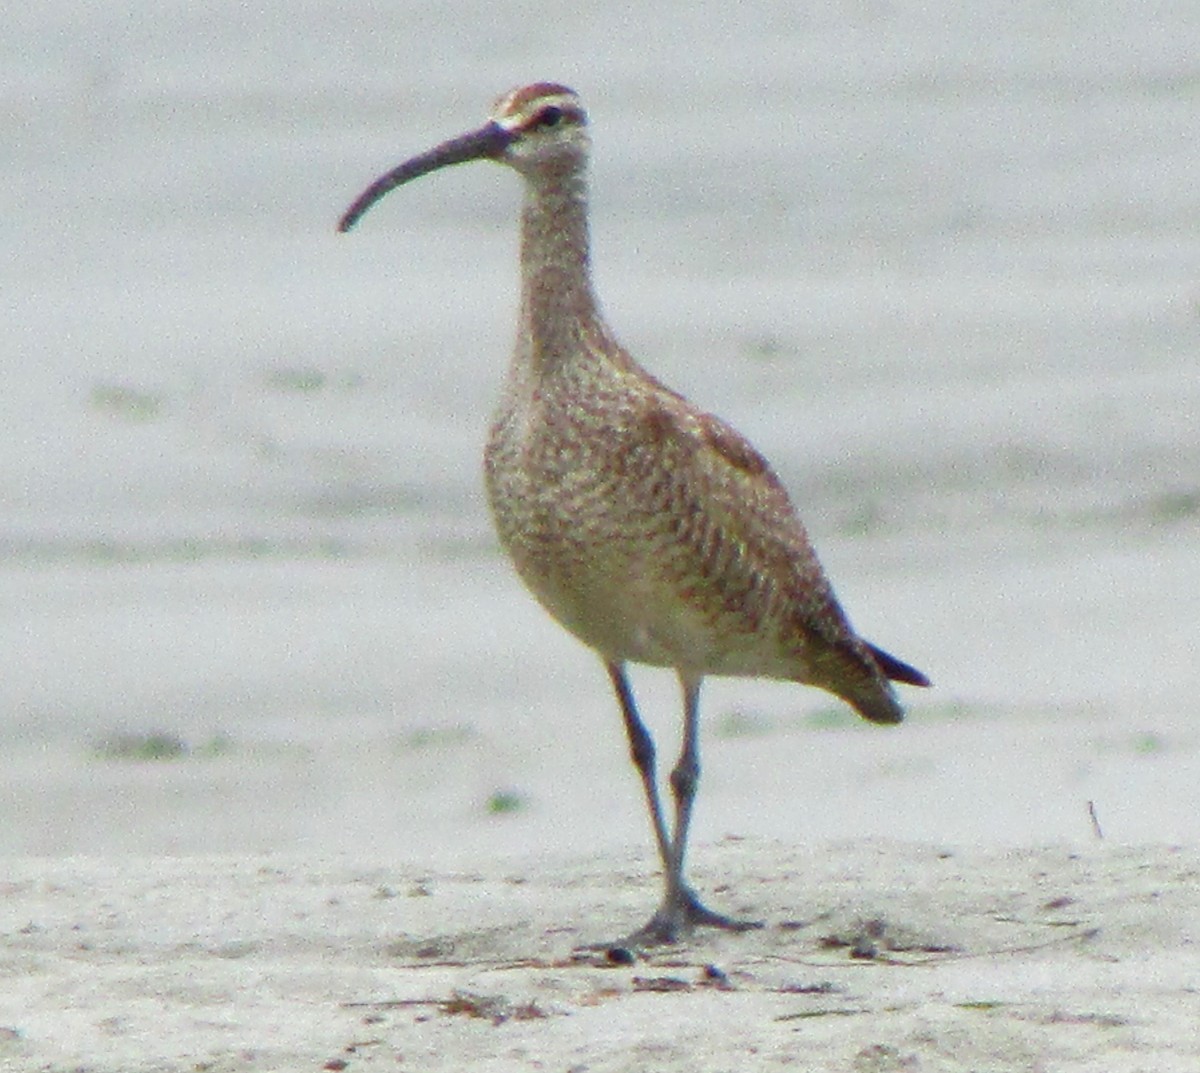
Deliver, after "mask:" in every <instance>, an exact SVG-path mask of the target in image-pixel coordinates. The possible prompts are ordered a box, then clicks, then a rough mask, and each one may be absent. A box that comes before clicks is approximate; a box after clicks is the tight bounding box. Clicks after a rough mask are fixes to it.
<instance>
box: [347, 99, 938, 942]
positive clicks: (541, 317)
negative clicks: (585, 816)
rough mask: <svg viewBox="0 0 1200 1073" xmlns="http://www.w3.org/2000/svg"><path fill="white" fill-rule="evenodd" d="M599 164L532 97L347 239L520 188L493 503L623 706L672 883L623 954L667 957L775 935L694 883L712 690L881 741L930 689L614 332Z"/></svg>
mask: <svg viewBox="0 0 1200 1073" xmlns="http://www.w3.org/2000/svg"><path fill="white" fill-rule="evenodd" d="M589 150H590V139H589V135H588V122H587V117H586V114H585V112H584V109H583V105H582V104H581V102H580V99H579V96H578V95H577V94H576V93H575V92H574V91H572V90H570V89H568V88H567V87H566V86H562V85H558V84H557V83H552V82H537V83H534V84H533V85H528V86H523V87H521V88H519V89H515V90H513V91H511V92H510V93H507V94H505V95H504V96H503V97H501V98H500V99H499V100H498V101H497V102H496V105H495V107H494V109H493V111H492V114H491V117H490V118H489V119H488V121H487V122H486V123H485V124H484V125H483V126H482V127H480V128H479V129H477V130H474V131H471V132H469V133H467V134H463V135H460V136H459V137H456V138H452V139H450V140H449V141H445V142H442V143H441V144H440V145H437V146H436V147H434V148H433V149H430V150H429V151H427V152H425V153H422V154H420V155H419V156H415V157H413V158H412V159H410V160H408V161H406V162H405V163H403V164H401V165H399V166H398V167H396V168H394V169H393V170H391V171H389V172H387V173H386V174H385V175H382V176H381V177H380V178H379V179H377V180H376V181H375V182H374V183H372V184H371V185H370V186H369V187H368V188H367V189H366V190H365V191H363V193H362V194H361V195H360V196H359V197H358V198H357V199H356V200H355V201H354V202H353V204H352V205H351V206H350V208H349V209H347V210H346V213H345V215H344V216H343V217H342V219H341V221H340V223H339V224H338V230H339V231H348V230H350V228H352V227H353V226H354V225H355V224H356V223H357V222H358V220H359V219H360V217H362V215H363V214H364V213H365V212H366V211H367V210H368V209H369V208H370V207H371V206H372V205H374V204H375V202H376V201H378V200H379V199H380V198H381V197H383V196H384V195H385V194H386V193H388V191H390V190H393V189H394V188H396V187H397V186H400V185H401V184H403V183H407V182H410V181H411V180H413V179H416V178H418V177H420V176H422V175H425V174H427V173H429V172H431V171H434V170H436V169H438V168H444V167H447V166H449V165H451V164H461V163H465V162H467V161H472V160H492V161H497V162H499V163H501V164H506V165H508V166H509V167H511V168H513V169H514V170H515V171H516V172H517V173H518V174H519V175H520V176H521V177H522V178H523V179H524V187H525V198H524V205H523V208H522V212H521V254H520V259H521V307H520V317H519V320H518V324H517V339H516V346H515V349H514V352H513V356H512V360H511V362H510V365H509V369H508V376H507V380H506V383H505V386H504V389H503V393H502V397H501V401H500V405H499V408H498V410H497V413H496V416H495V420H494V422H493V424H492V427H491V432H490V435H489V438H488V443H487V449H486V452H485V459H484V462H485V472H486V480H487V490H488V498H489V502H490V505H491V511H492V516H493V519H494V521H495V526H496V531H497V533H498V534H499V538H500V543H501V544H502V545H503V547H504V550H505V551H506V552H507V553H508V555H509V557H510V558H511V559H512V562H513V564H514V565H515V567H516V570H517V573H518V574H519V575H520V577H521V579H522V580H523V581H524V583H525V584H526V585H527V586H528V587H529V589H530V591H531V592H532V593H533V595H534V596H535V597H536V598H537V599H538V601H539V602H540V603H541V604H542V606H543V607H544V608H545V609H546V610H547V611H549V613H550V614H551V615H552V616H553V617H554V618H555V619H557V620H558V621H559V622H560V623H561V624H562V625H563V626H565V627H566V628H567V629H568V630H569V631H570V632H571V633H573V634H574V635H575V636H576V637H578V638H579V639H580V640H581V641H583V643H584V644H586V645H588V646H590V647H591V648H592V649H593V650H594V651H595V652H596V653H597V654H598V655H599V657H600V659H601V660H602V661H603V662H604V666H605V667H606V669H607V671H608V676H609V678H610V679H611V682H612V686H613V689H614V690H615V692H616V695H617V700H618V702H619V704H620V708H621V715H622V717H623V719H624V723H625V730H626V733H627V735H628V740H629V749H630V753H631V755H632V758H633V763H634V765H635V767H636V768H637V772H638V775H639V776H640V779H641V783H642V790H643V793H644V794H645V798H646V804H647V808H648V809H649V813H650V821H651V824H652V826H653V830H654V839H655V842H656V844H657V848H658V856H659V859H660V862H661V864H662V871H663V877H664V893H663V899H662V902H661V904H660V905H659V907H658V909H657V911H656V912H655V913H654V915H653V916H652V917H651V919H650V920H649V922H648V923H647V924H646V925H645V926H644V927H642V928H640V929H639V930H637V931H636V932H634V933H633V934H632V935H631V936H630V937H629V939H628V940H626V942H627V943H629V944H631V945H636V946H649V945H653V944H656V943H671V942H675V941H677V940H679V939H680V938H682V937H683V936H685V935H686V934H687V933H688V932H689V931H690V930H691V929H692V928H693V927H695V926H698V925H706V926H712V927H717V928H729V929H741V928H749V927H757V926H759V925H758V924H757V923H756V922H752V921H743V920H735V919H732V918H730V917H727V916H724V915H722V914H720V913H717V912H715V911H713V910H712V909H709V908H708V907H707V906H705V905H704V904H703V903H702V902H701V900H700V898H699V897H698V896H697V894H696V893H695V891H694V890H693V889H692V887H691V886H689V885H688V883H687V882H686V881H685V879H684V853H685V850H686V847H687V837H688V827H689V824H690V822H691V817H692V803H693V801H694V799H695V795H696V787H697V783H698V781H699V777H700V759H699V726H698V717H699V700H700V684H701V681H702V680H703V678H704V677H705V676H706V675H735V676H750V677H766V678H776V679H784V680H790V681H794V682H802V683H805V684H808V685H814V686H819V687H820V688H822V689H825V690H828V691H829V692H831V693H833V694H836V695H837V696H838V697H840V698H842V699H843V700H845V701H846V702H848V703H849V704H850V705H851V706H852V707H853V708H855V709H856V710H857V711H858V712H859V714H861V715H862V716H863V717H864V718H866V719H869V720H870V721H872V722H875V723H898V722H900V721H901V720H902V719H903V718H904V713H903V710H902V709H901V707H900V704H899V703H898V701H897V699H896V696H895V694H894V692H893V690H892V688H891V686H890V685H889V680H891V681H897V682H906V683H908V684H910V685H915V686H927V685H929V681H928V679H927V678H926V677H925V676H924V675H923V674H922V673H921V672H920V671H918V670H916V669H915V668H913V667H910V666H909V665H908V664H907V663H904V662H902V661H901V660H898V659H896V658H895V657H894V656H890V655H888V654H887V653H886V652H884V651H882V650H881V649H879V648H876V647H875V646H874V645H872V644H870V643H869V642H867V641H864V640H863V639H862V638H860V637H859V636H858V635H857V634H856V633H855V632H854V630H853V629H852V627H851V626H850V624H849V622H848V620H847V618H846V616H845V614H844V613H843V611H842V609H841V607H840V605H839V604H838V601H837V598H836V597H835V596H834V593H833V590H832V588H831V587H830V585H829V582H828V581H827V580H826V577H825V574H824V571H823V570H822V568H821V565H820V563H819V562H818V560H817V557H816V554H815V553H814V551H813V549H812V546H811V544H810V543H809V540H808V536H807V534H806V532H805V530H804V526H803V525H802V524H801V522H800V519H799V518H798V516H797V514H796V511H795V509H794V508H793V506H792V503H791V501H790V499H789V498H788V494H787V492H786V491H785V490H784V487H783V485H782V484H781V483H780V481H779V479H778V477H776V475H775V473H774V471H773V470H772V469H771V467H770V466H769V465H768V464H767V462H766V460H765V459H764V458H763V457H762V455H760V454H759V453H758V451H756V450H755V449H754V447H752V446H751V445H750V443H749V442H747V441H746V440H745V439H744V438H743V437H742V436H740V435H739V434H738V433H737V432H735V431H734V430H733V429H732V428H731V427H730V426H729V425H727V424H725V423H724V422H722V421H721V420H719V419H718V418H716V417H714V416H712V415H711V414H708V413H705V412H703V411H702V410H700V409H698V408H696V407H695V406H693V405H692V404H691V403H689V402H688V401H687V400H686V399H684V398H683V397H682V396H681V395H679V394H677V393H676V392H674V391H672V390H671V389H670V388H668V387H666V386H664V385H663V384H662V383H660V382H659V381H658V380H656V379H655V378H654V377H653V376H651V375H650V374H649V373H648V372H646V370H645V369H643V368H642V367H641V366H640V365H639V364H638V363H637V362H636V361H634V359H633V358H632V357H631V356H630V355H629V353H628V352H627V351H626V350H625V349H624V348H623V347H622V346H621V345H620V344H619V343H618V342H617V340H616V338H615V337H614V335H613V333H612V332H611V331H610V330H609V327H608V325H607V324H606V323H605V321H604V318H603V317H602V316H601V313H600V309H599V306H598V304H597V302H596V297H595V294H594V293H593V290H592V281H591V275H590V271H589V245H588V214H587V181H586V175H587V164H588V155H589ZM630 663H644V664H650V665H652V666H656V667H667V668H672V669H673V670H674V671H675V673H676V675H677V676H678V678H679V682H680V686H681V688H682V692H683V736H682V748H681V750H680V754H679V760H678V762H677V763H676V765H675V767H674V769H673V770H672V771H671V775H670V786H671V792H672V797H673V800H674V816H673V826H672V828H671V829H670V830H668V827H667V822H666V819H665V817H664V812H663V807H662V803H661V801H660V797H659V787H658V776H657V771H656V765H655V747H654V742H653V739H652V738H651V736H650V734H649V732H648V731H647V729H646V727H645V725H644V723H643V722H642V720H641V717H640V716H639V714H638V710H637V706H636V704H635V703H634V697H633V692H632V690H631V689H630V685H629V679H628V676H627V674H626V666H627V664H630Z"/></svg>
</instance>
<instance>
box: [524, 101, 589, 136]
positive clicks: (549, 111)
mask: <svg viewBox="0 0 1200 1073" xmlns="http://www.w3.org/2000/svg"><path fill="white" fill-rule="evenodd" d="M564 121H566V122H572V123H582V122H583V113H582V112H580V111H579V110H578V109H575V108H563V107H561V106H560V105H557V104H547V105H546V106H545V107H544V108H539V109H538V110H537V112H535V113H534V115H533V117H532V118H531V119H530V121H529V123H528V125H527V127H526V129H528V130H532V129H535V128H539V127H540V128H543V129H549V128H551V127H557V126H558V125H559V124H560V123H562V122H564Z"/></svg>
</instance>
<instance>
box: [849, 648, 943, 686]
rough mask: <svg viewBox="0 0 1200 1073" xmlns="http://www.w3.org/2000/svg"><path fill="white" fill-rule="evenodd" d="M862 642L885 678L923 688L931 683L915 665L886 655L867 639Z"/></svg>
mask: <svg viewBox="0 0 1200 1073" xmlns="http://www.w3.org/2000/svg"><path fill="white" fill-rule="evenodd" d="M863 644H865V645H866V646H867V651H868V652H870V653H871V656H872V657H873V658H874V660H875V662H876V663H877V664H878V665H879V669H880V670H881V671H883V676H884V677H885V678H890V679H891V680H892V681H893V682H903V683H904V684H905V685H910V686H921V687H923V688H928V687H929V686H930V685H932V684H933V683H932V682H930V681H929V679H928V678H926V677H925V675H923V674H922V673H921V672H920V671H918V670H917V668H916V667H912V666H909V664H907V663H905V662H904V660H902V659H897V658H896V657H895V656H891V655H888V653H886V652H885V651H884V650H883V649H882V648H876V647H875V646H874V645H873V644H871V643H870V642H869V641H864V642H863Z"/></svg>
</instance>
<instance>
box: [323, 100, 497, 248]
mask: <svg viewBox="0 0 1200 1073" xmlns="http://www.w3.org/2000/svg"><path fill="white" fill-rule="evenodd" d="M512 139H513V135H512V132H511V131H508V130H506V129H505V128H504V127H502V126H500V124H499V123H487V124H485V125H484V126H482V127H480V128H479V129H478V130H473V131H471V132H470V133H468V134H460V135H459V136H458V137H457V138H451V139H450V140H449V141H447V142H442V144H441V145H435V146H434V147H433V148H432V149H430V150H429V151H428V152H426V153H422V154H421V155H420V156H415V157H413V158H412V159H411V160H406V161H405V162H404V163H403V164H401V165H400V166H399V167H395V168H393V169H392V170H391V171H389V172H388V173H387V174H386V175H381V176H380V177H379V178H378V179H376V180H375V181H374V182H373V183H372V184H371V185H370V186H368V187H367V188H366V189H365V190H364V191H363V192H362V193H361V194H359V195H358V197H356V198H355V199H354V203H353V204H352V205H351V206H350V207H349V208H348V209H347V210H346V212H345V214H344V215H343V216H342V218H341V219H340V220H339V221H338V226H337V229H338V230H339V231H342V232H345V231H349V230H350V228H352V227H353V226H354V225H355V224H356V223H358V221H359V220H360V219H361V218H362V216H363V214H364V213H366V211H367V209H369V208H370V207H371V206H372V205H374V204H375V202H376V201H378V200H379V199H380V198H381V197H383V195H384V194H386V193H388V191H390V190H394V189H395V188H396V187H397V186H401V185H403V184H404V183H407V182H409V181H411V180H412V179H418V178H420V177H421V176H422V175H427V174H428V173H429V172H431V171H436V170H437V169H438V168H445V167H448V166H449V165H451V164H464V163H466V162H467V161H468V160H481V159H495V158H496V157H498V156H499V155H500V154H501V153H502V152H504V149H505V147H506V146H507V145H508V143H509V142H511V141H512Z"/></svg>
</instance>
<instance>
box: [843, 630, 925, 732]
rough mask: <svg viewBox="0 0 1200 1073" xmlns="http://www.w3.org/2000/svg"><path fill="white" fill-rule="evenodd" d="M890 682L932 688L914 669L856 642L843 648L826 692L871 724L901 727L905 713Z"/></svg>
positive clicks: (870, 646)
mask: <svg viewBox="0 0 1200 1073" xmlns="http://www.w3.org/2000/svg"><path fill="white" fill-rule="evenodd" d="M847 657H849V658H847ZM889 681H892V682H904V683H905V684H907V685H911V686H928V685H929V684H930V683H929V679H928V678H926V677H925V675H923V674H922V673H921V672H920V671H918V670H917V669H916V668H915V667H910V666H909V665H908V664H907V663H905V662H904V661H903V660H898V659H896V657H895V656H891V655H888V653H886V652H884V651H883V650H882V649H879V648H876V647H875V646H874V645H873V644H869V643H868V642H866V641H861V640H859V639H858V638H855V639H854V640H853V642H851V643H850V644H849V645H846V646H842V648H841V659H840V660H839V666H838V671H837V673H836V675H835V676H834V677H833V681H831V682H830V683H829V684H828V685H825V688H826V689H829V690H831V691H832V692H834V693H836V694H837V695H838V696H839V697H841V698H842V699H843V700H844V701H846V703H847V704H849V705H850V706H851V707H853V708H854V710H855V711H857V712H858V714H859V715H861V716H862V717H863V718H864V719H868V720H870V721H871V722H872V723H899V722H902V721H903V719H904V709H903V708H902V707H901V706H900V702H899V701H898V700H897V699H896V694H895V692H894V691H893V690H892V687H891V685H890V684H889ZM822 684H824V683H822Z"/></svg>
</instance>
